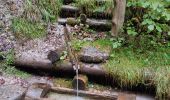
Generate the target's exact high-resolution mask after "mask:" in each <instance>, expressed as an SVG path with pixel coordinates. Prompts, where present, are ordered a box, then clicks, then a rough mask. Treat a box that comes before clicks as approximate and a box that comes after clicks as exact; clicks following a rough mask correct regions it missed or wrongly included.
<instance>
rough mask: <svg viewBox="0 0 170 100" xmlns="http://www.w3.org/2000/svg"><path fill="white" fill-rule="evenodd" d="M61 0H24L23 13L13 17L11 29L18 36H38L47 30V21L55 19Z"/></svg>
mask: <svg viewBox="0 0 170 100" xmlns="http://www.w3.org/2000/svg"><path fill="white" fill-rule="evenodd" d="M61 5H62V3H61V0H26V1H25V5H24V12H23V15H22V16H21V17H19V18H14V19H13V23H12V26H13V29H14V32H15V33H16V36H17V37H18V38H20V39H21V38H31V39H32V38H40V37H42V36H44V35H45V34H46V33H47V32H46V30H47V24H48V22H53V21H56V20H57V18H58V15H59V13H60V8H61Z"/></svg>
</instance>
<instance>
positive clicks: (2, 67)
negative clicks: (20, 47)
mask: <svg viewBox="0 0 170 100" xmlns="http://www.w3.org/2000/svg"><path fill="white" fill-rule="evenodd" d="M0 55H2V56H3V57H5V60H3V61H0V72H2V73H3V74H5V75H12V76H17V77H21V78H27V77H30V76H31V75H30V74H28V73H27V72H24V71H21V70H19V69H17V68H15V66H12V64H13V60H14V56H13V55H14V53H13V50H10V51H8V52H6V53H4V52H0Z"/></svg>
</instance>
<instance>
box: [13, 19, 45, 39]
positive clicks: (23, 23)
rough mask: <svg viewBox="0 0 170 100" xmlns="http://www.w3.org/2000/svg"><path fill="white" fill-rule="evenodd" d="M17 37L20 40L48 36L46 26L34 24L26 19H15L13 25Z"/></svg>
mask: <svg viewBox="0 0 170 100" xmlns="http://www.w3.org/2000/svg"><path fill="white" fill-rule="evenodd" d="M12 27H13V30H14V32H15V36H16V37H18V38H31V39H33V38H39V37H43V36H44V35H45V34H46V28H45V25H43V24H42V23H33V22H30V21H28V20H25V19H24V18H15V19H13V23H12Z"/></svg>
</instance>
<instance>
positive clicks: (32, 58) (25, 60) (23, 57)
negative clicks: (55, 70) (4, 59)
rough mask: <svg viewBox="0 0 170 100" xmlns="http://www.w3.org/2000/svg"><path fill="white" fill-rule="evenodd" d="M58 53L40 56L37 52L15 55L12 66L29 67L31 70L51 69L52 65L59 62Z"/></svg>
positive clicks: (53, 52)
mask: <svg viewBox="0 0 170 100" xmlns="http://www.w3.org/2000/svg"><path fill="white" fill-rule="evenodd" d="M61 54H62V53H61V52H60V51H52V50H51V51H49V52H48V54H47V55H46V54H41V53H39V52H32V51H27V52H21V53H18V54H15V57H14V58H15V59H14V65H16V66H29V67H32V68H43V69H51V68H52V67H53V63H54V62H56V61H59V60H60V56H61Z"/></svg>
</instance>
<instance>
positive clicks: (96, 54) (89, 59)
mask: <svg viewBox="0 0 170 100" xmlns="http://www.w3.org/2000/svg"><path fill="white" fill-rule="evenodd" d="M108 58H109V54H108V53H106V52H103V51H100V50H98V49H96V48H94V47H85V48H83V49H82V51H81V52H80V54H79V59H80V61H82V62H85V63H101V62H105V61H106V60H107V59H108Z"/></svg>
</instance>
